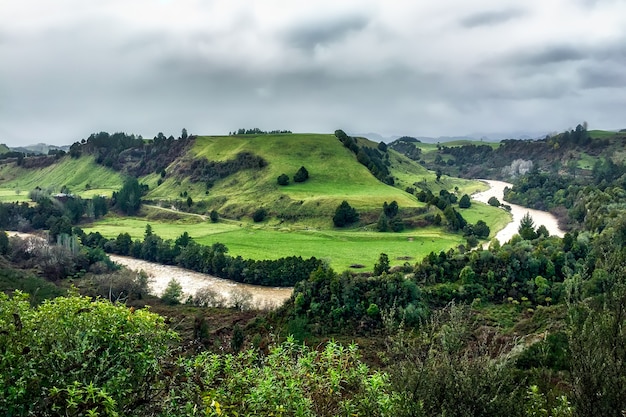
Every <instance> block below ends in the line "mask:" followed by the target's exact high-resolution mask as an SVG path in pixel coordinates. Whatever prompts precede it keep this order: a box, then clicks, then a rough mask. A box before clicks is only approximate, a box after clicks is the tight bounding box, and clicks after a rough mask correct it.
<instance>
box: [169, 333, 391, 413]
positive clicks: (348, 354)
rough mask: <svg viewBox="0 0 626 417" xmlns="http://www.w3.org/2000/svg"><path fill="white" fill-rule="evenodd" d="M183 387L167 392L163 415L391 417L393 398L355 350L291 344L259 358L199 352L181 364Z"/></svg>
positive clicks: (382, 377) (250, 352)
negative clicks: (169, 398)
mask: <svg viewBox="0 0 626 417" xmlns="http://www.w3.org/2000/svg"><path fill="white" fill-rule="evenodd" d="M181 367H182V371H181V372H182V373H183V374H184V375H185V376H186V381H185V382H182V383H181V384H180V385H179V386H178V387H176V389H175V390H173V391H172V392H171V401H170V403H169V404H170V405H169V406H170V409H169V410H165V412H164V414H165V415H178V416H181V415H186V416H192V415H193V416H195V415H198V416H199V415H209V416H212V415H240V416H269V415H278V416H336V415H344V416H351V415H359V416H396V415H397V413H398V411H399V410H398V409H397V408H396V404H397V402H398V398H397V396H396V395H394V394H393V393H392V392H391V390H390V389H389V378H388V376H387V375H386V374H384V373H378V372H371V371H370V370H369V368H368V367H367V365H365V364H364V363H362V362H361V361H360V358H359V354H358V349H357V347H356V345H350V346H349V347H344V346H341V345H339V344H337V343H334V342H329V343H328V344H327V345H326V346H325V347H324V348H323V349H322V350H321V351H318V350H314V349H309V348H307V347H306V346H303V345H299V344H296V343H295V342H294V339H293V338H288V339H287V341H285V342H283V343H281V344H278V345H273V346H270V347H269V354H268V355H267V356H262V355H261V353H259V351H258V350H257V349H254V348H251V349H247V350H244V351H242V352H240V353H239V354H237V355H231V354H224V355H218V354H211V353H208V352H204V353H201V354H199V355H198V356H196V357H194V358H192V359H189V360H186V361H183V362H182V363H181Z"/></svg>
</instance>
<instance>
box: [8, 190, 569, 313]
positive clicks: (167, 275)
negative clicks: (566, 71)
mask: <svg viewBox="0 0 626 417" xmlns="http://www.w3.org/2000/svg"><path fill="white" fill-rule="evenodd" d="M481 181H484V182H485V183H487V184H488V185H489V186H490V187H491V188H490V189H489V190H487V191H483V192H480V193H476V194H474V195H473V196H472V198H473V199H474V200H476V201H480V202H483V203H487V200H489V198H490V197H492V196H495V197H496V198H497V199H498V200H500V201H504V199H503V196H504V188H505V187H511V186H512V184H509V183H506V182H503V181H494V180H481ZM510 206H511V214H512V215H513V220H512V221H511V222H510V223H509V224H508V225H507V226H506V227H505V228H504V229H502V230H501V231H500V232H498V234H497V235H496V236H495V237H496V239H498V240H499V241H500V242H501V243H505V242H507V241H509V240H510V239H511V237H513V235H515V234H516V233H517V229H518V227H519V223H520V221H521V219H522V217H524V215H525V214H526V213H530V215H531V216H532V218H533V220H534V222H535V226H540V225H544V226H546V228H547V229H548V231H549V232H550V234H552V235H556V236H563V235H564V232H563V231H562V230H561V229H559V225H558V221H557V219H556V217H554V216H553V215H552V214H550V213H547V212H545V211H540V210H533V209H528V208H525V207H522V206H518V205H516V204H510ZM10 234H11V235H18V236H20V237H23V238H25V237H35V235H30V234H25V233H16V232H10ZM109 256H110V257H111V259H112V260H113V261H114V262H117V263H118V264H121V265H124V266H126V267H127V268H130V269H133V270H136V271H139V270H143V271H145V272H146V273H147V274H148V275H149V276H150V277H151V284H150V286H151V293H152V294H154V295H161V294H162V293H163V291H164V290H165V288H166V287H167V284H168V283H169V282H170V280H171V279H172V278H175V279H176V280H178V282H179V283H180V284H181V286H182V288H183V292H184V298H186V297H187V296H189V295H194V294H195V293H196V291H198V290H199V289H201V288H206V287H208V288H210V289H212V290H213V291H215V292H216V293H218V294H219V295H221V296H222V297H224V299H225V300H226V301H227V302H228V301H229V300H230V299H231V295H232V294H233V292H236V291H239V290H244V291H246V292H248V293H250V295H251V296H252V304H253V305H254V306H255V307H263V308H273V307H277V306H280V305H281V304H282V303H283V302H284V301H285V300H287V299H288V298H289V297H290V296H291V293H292V292H293V288H292V287H281V288H271V287H262V286H258V285H248V284H241V283H237V282H234V281H230V280H226V279H221V278H217V277H215V276H212V275H207V274H201V273H199V272H194V271H190V270H187V269H183V268H179V267H176V266H171V265H161V264H157V263H154V262H147V261H143V260H139V259H134V258H129V257H125V256H116V255H109Z"/></svg>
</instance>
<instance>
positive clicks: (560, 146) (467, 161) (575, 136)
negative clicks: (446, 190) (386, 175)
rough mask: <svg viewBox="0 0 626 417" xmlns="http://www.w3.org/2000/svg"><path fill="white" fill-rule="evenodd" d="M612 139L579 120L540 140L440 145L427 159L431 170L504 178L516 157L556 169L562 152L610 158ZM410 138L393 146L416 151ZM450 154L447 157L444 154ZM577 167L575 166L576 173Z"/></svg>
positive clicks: (409, 151)
mask: <svg viewBox="0 0 626 417" xmlns="http://www.w3.org/2000/svg"><path fill="white" fill-rule="evenodd" d="M610 142H611V141H610V140H609V139H598V138H592V137H591V135H590V133H589V132H588V131H587V128H586V124H585V123H583V124H579V125H578V126H576V128H575V129H572V130H570V131H565V132H562V133H560V134H557V135H553V136H547V137H546V138H544V139H538V140H521V139H505V140H502V141H501V142H500V146H499V147H497V148H496V149H493V148H492V147H491V146H489V145H486V144H485V145H482V144H479V145H476V144H467V145H463V146H446V145H445V144H442V145H438V154H437V155H436V156H435V158H434V161H432V162H423V163H424V164H425V165H426V167H427V168H429V169H431V170H437V169H441V167H442V166H447V167H448V169H447V170H448V171H450V174H451V175H458V176H460V177H464V178H502V179H508V178H507V176H508V175H507V174H506V173H504V172H503V169H504V168H505V167H507V166H509V165H511V164H512V163H513V162H514V161H515V160H518V159H524V160H532V161H533V163H534V164H535V165H536V166H539V167H540V168H541V169H542V170H545V171H550V172H553V173H557V172H559V170H561V169H562V162H561V161H562V159H563V158H562V156H563V155H564V154H565V153H571V154H572V155H575V154H578V153H581V152H584V153H586V154H589V155H594V156H599V155H600V154H603V155H604V156H605V157H606V158H610V157H611V154H610V152H608V153H607V149H609V144H610ZM410 144H411V143H410V142H408V143H407V142H400V143H399V144H398V145H397V146H396V144H395V142H394V143H392V144H391V146H392V148H393V149H396V150H397V151H398V152H401V153H403V154H405V155H407V156H408V157H411V155H413V151H412V150H411V147H410ZM443 155H449V156H450V158H448V160H447V161H445V160H444V158H443V157H442V156H443ZM576 171H577V170H576V168H575V167H572V168H571V173H572V175H575V173H576Z"/></svg>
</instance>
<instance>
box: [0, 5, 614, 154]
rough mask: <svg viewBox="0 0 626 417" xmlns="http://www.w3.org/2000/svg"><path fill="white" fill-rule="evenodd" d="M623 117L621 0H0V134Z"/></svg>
mask: <svg viewBox="0 0 626 417" xmlns="http://www.w3.org/2000/svg"><path fill="white" fill-rule="evenodd" d="M582 121H587V122H588V123H589V127H590V129H593V128H602V129H620V128H626V1H625V0H524V1H518V0H509V1H503V0H472V1H467V0H438V1H426V0H423V1H409V0H406V1H400V0H316V1H311V0H264V1H261V0H217V1H214V0H99V1H86V0H0V143H6V144H8V145H9V146H18V145H26V144H31V143H36V142H47V143H54V144H71V143H72V142H75V141H77V140H80V139H82V138H86V137H88V136H89V134H90V133H92V132H99V131H108V132H111V133H113V132H117V131H124V132H126V133H135V134H141V135H143V136H144V137H153V136H154V135H156V134H157V133H158V132H159V131H161V132H163V133H165V134H166V135H170V134H173V135H175V136H178V135H179V134H180V131H181V129H182V128H183V127H185V128H187V130H188V131H189V132H190V133H193V134H227V133H228V132H229V131H231V130H234V129H237V128H240V127H247V128H249V127H259V128H261V129H264V130H272V129H289V130H292V131H294V132H333V131H334V130H335V129H338V128H341V129H344V130H346V131H348V132H361V133H365V132H377V133H380V134H382V135H385V136H388V135H396V134H397V135H411V136H442V135H450V136H454V135H463V134H469V133H474V132H484V133H489V132H519V131H522V132H523V131H529V132H549V131H561V130H563V129H566V128H573V127H575V126H576V125H577V124H578V123H580V122H582Z"/></svg>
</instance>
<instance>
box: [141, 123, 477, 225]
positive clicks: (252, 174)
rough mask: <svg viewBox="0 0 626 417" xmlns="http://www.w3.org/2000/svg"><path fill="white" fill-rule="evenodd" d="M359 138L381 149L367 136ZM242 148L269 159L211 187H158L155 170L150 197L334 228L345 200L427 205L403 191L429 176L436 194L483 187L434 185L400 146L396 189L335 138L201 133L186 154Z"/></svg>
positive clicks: (367, 205)
mask: <svg viewBox="0 0 626 417" xmlns="http://www.w3.org/2000/svg"><path fill="white" fill-rule="evenodd" d="M359 143H360V144H361V145H366V146H376V144H375V143H374V142H369V141H367V140H366V139H362V138H360V139H359ZM239 152H251V153H253V154H255V155H258V156H260V157H262V158H264V159H265V160H266V161H268V162H269V164H268V165H267V166H266V167H265V168H263V169H262V170H260V171H252V170H247V171H246V170H244V171H240V172H238V173H236V174H234V175H231V176H229V177H227V178H225V179H223V180H219V181H217V182H216V183H215V184H214V186H213V187H212V188H210V189H209V190H207V189H206V186H205V184H201V183H195V184H194V183H192V182H190V181H189V180H188V179H180V178H172V177H169V178H166V180H165V181H164V182H163V183H162V184H161V185H158V180H159V176H158V175H156V174H154V175H151V176H148V177H146V178H144V181H145V182H146V183H147V184H149V185H150V190H151V191H150V192H149V194H148V196H147V197H148V198H150V199H155V200H168V199H182V196H181V194H182V193H186V194H185V196H187V195H188V196H191V197H192V199H193V201H194V202H199V201H202V202H203V204H204V205H205V206H206V208H207V210H210V209H215V210H217V211H219V212H220V213H223V214H224V215H226V216H228V217H231V218H242V217H244V216H249V215H250V214H251V213H252V212H253V211H254V210H256V209H257V208H259V207H265V208H267V209H268V211H269V214H270V216H272V217H281V218H285V219H296V220H297V219H307V222H308V223H311V222H312V221H313V222H314V224H313V225H315V226H330V218H331V217H332V215H333V213H334V210H335V209H336V207H337V206H338V205H339V203H341V201H343V200H347V201H348V202H349V203H350V204H351V205H352V206H353V207H355V208H356V209H357V210H359V211H361V212H367V211H371V212H374V211H379V210H380V208H381V207H382V204H383V203H384V202H385V201H387V202H391V201H393V200H395V201H397V202H398V204H399V205H400V207H405V208H408V207H421V206H423V204H422V203H419V202H418V201H417V200H416V198H415V197H414V196H413V195H410V194H408V193H406V192H404V189H406V187H409V186H413V184H414V183H415V182H418V181H420V182H423V181H426V184H427V186H428V187H430V188H431V189H432V190H433V191H434V192H438V191H439V190H440V189H441V188H446V189H449V190H454V188H455V187H458V189H459V191H460V192H467V193H471V192H474V191H477V190H479V189H481V187H483V185H482V184H481V183H478V182H473V181H467V180H450V179H449V178H448V179H447V181H446V179H445V178H444V179H442V182H441V183H437V182H436V181H435V174H434V173H432V172H430V171H427V170H426V169H425V168H423V167H422V166H421V165H419V164H417V163H416V162H415V161H411V160H410V159H408V158H406V157H404V156H402V155H400V154H398V153H397V152H395V151H390V155H391V156H390V162H391V166H390V170H391V172H392V175H393V176H394V177H396V178H397V183H396V187H391V186H388V185H385V184H383V183H381V182H380V181H378V180H377V179H376V178H374V177H373V176H372V175H371V173H370V172H369V171H368V170H367V168H366V167H364V166H363V165H361V164H359V163H358V162H357V161H356V158H355V156H354V154H352V153H351V152H350V151H349V150H348V149H346V148H345V147H344V146H343V145H342V144H341V143H340V142H339V141H338V140H337V138H335V136H334V135H323V134H285V135H259V136H253V135H242V136H204V137H199V138H197V140H196V142H195V145H194V147H193V148H192V149H191V150H190V154H191V155H189V156H190V157H204V158H207V159H208V160H211V161H226V160H230V159H233V158H234V157H235V156H236V155H237V153H239ZM301 166H304V167H305V168H306V169H307V170H308V172H309V175H310V177H309V180H307V181H306V182H304V183H294V182H293V175H294V174H295V173H296V171H297V170H298V169H299V168H300V167H301ZM283 173H284V174H286V175H288V176H289V177H290V179H291V181H290V184H289V185H288V186H280V185H278V184H277V182H276V179H277V178H278V176H279V175H281V174H283ZM235 190H236V191H235ZM320 217H321V218H324V219H325V220H324V221H322V222H321V223H320V222H319V221H317V222H316V221H315V220H314V219H315V218H320Z"/></svg>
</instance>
